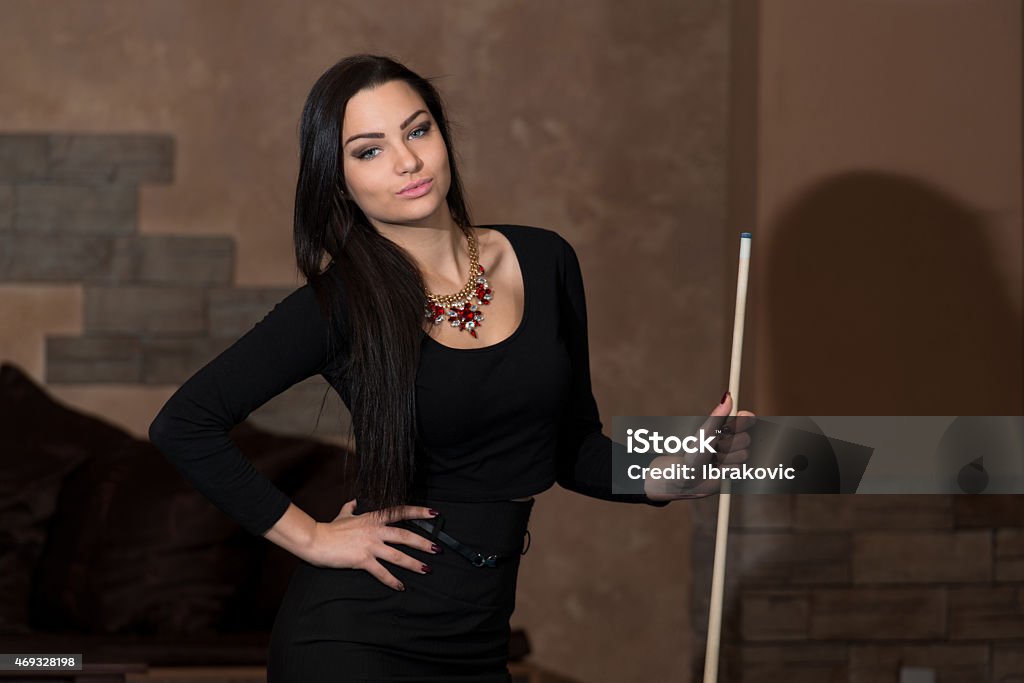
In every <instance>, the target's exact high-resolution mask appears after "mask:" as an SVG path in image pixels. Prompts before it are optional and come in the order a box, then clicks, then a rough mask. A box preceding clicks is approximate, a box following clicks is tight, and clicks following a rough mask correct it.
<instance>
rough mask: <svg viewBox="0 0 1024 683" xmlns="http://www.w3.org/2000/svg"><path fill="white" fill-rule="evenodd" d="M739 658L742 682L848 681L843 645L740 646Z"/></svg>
mask: <svg viewBox="0 0 1024 683" xmlns="http://www.w3.org/2000/svg"><path fill="white" fill-rule="evenodd" d="M739 659H740V662H739V663H740V666H739V667H738V670H739V673H740V678H739V680H740V681H743V682H744V683H776V682H777V683H846V682H847V680H848V672H847V648H846V646H845V645H837V644H832V643H808V644H797V643H785V644H778V645H743V646H742V648H741V649H740V656H739ZM695 680H696V679H695ZM729 680H733V679H732V678H730V679H729Z"/></svg>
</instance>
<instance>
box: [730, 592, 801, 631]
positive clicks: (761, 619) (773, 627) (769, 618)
mask: <svg viewBox="0 0 1024 683" xmlns="http://www.w3.org/2000/svg"><path fill="white" fill-rule="evenodd" d="M809 616H810V598H809V596H808V594H807V592H806V591H782V590H774V591H773V590H761V589H745V590H743V591H742V594H741V595H740V632H741V633H742V636H743V638H744V640H752V641H769V640H806V639H807V636H808V634H809Z"/></svg>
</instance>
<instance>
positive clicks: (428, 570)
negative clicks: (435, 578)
mask: <svg viewBox="0 0 1024 683" xmlns="http://www.w3.org/2000/svg"><path fill="white" fill-rule="evenodd" d="M431 571H432V570H431V569H430V567H428V566H427V565H423V573H424V574H429V573H430V572H431Z"/></svg>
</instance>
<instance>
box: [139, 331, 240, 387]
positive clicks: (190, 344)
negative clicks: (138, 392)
mask: <svg viewBox="0 0 1024 683" xmlns="http://www.w3.org/2000/svg"><path fill="white" fill-rule="evenodd" d="M230 343H231V341H230V340H228V339H210V338H207V337H196V338H175V339H144V340H142V342H141V347H142V377H141V380H140V381H141V382H143V383H144V384H183V383H184V382H185V380H187V379H188V378H189V377H191V376H192V375H193V374H195V372H196V371H197V370H199V369H200V368H202V367H203V366H204V365H206V364H207V363H209V362H210V361H211V360H213V359H214V358H216V357H217V355H218V354H220V353H221V352H222V351H223V350H224V349H226V348H227V347H228V346H229V345H230Z"/></svg>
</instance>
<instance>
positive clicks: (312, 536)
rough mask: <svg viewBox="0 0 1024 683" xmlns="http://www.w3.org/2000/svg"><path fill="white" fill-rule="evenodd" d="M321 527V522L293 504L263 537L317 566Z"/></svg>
mask: <svg viewBox="0 0 1024 683" xmlns="http://www.w3.org/2000/svg"><path fill="white" fill-rule="evenodd" d="M319 526H320V523H319V522H317V521H316V520H315V519H313V518H312V517H310V516H309V515H307V514H306V513H305V512H303V511H302V509H301V508H299V507H298V506H297V505H295V504H294V503H292V504H291V505H289V506H288V509H287V510H285V512H284V515H282V517H281V519H279V520H278V521H277V523H276V524H274V526H272V527H270V529H269V530H268V531H267V532H266V533H265V534H263V537H264V538H266V539H267V540H268V541H270V542H271V543H273V544H274V545H277V546H279V547H281V548H284V549H285V550H287V551H288V552H290V553H291V554H292V555H295V556H296V557H298V558H299V559H302V560H305V561H306V562H309V563H310V564H316V559H317V553H316V549H317V537H318V534H317V529H318V527H319Z"/></svg>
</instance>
